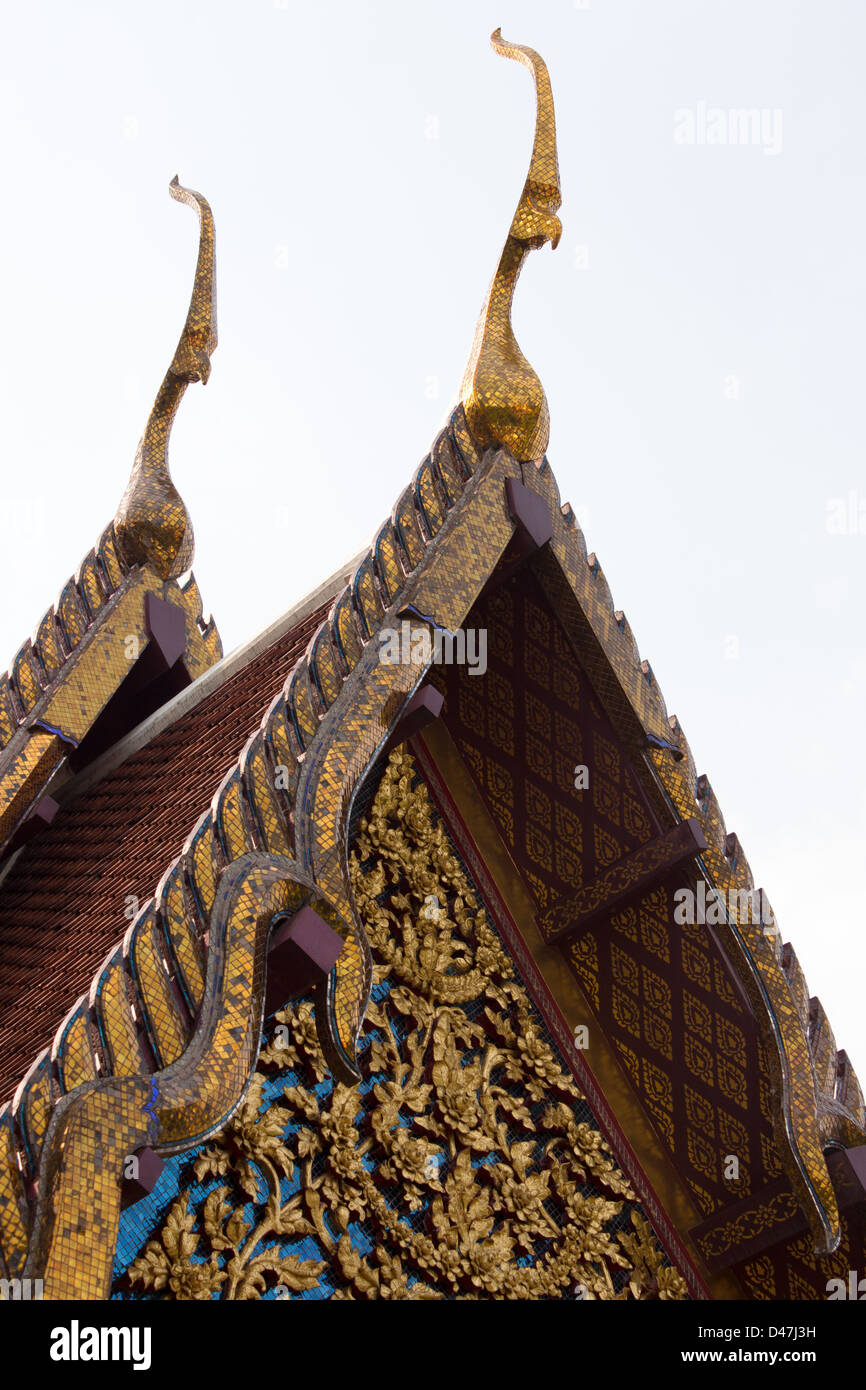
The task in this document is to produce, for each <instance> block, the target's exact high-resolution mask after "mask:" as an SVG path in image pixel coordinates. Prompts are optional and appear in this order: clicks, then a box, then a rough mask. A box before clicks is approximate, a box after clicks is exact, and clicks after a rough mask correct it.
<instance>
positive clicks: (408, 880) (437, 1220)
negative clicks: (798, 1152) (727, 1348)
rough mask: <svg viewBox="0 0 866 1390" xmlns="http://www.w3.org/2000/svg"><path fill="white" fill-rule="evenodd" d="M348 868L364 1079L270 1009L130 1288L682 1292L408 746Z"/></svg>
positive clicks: (316, 1292)
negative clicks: (333, 1070)
mask: <svg viewBox="0 0 866 1390" xmlns="http://www.w3.org/2000/svg"><path fill="white" fill-rule="evenodd" d="M351 875H352V884H353V889H354V893H355V898H356V902H357V906H358V910H359V914H360V916H361V918H362V920H363V921H364V923H365V926H366V929H367V931H368V934H369V938H370V944H371V948H372V952H373V958H374V962H375V986H374V990H373V999H372V1002H371V1005H370V1008H369V1010H368V1015H367V1024H366V1035H365V1040H364V1042H363V1045H362V1051H361V1054H360V1055H361V1058H362V1064H363V1069H364V1072H365V1076H366V1077H367V1078H368V1079H367V1080H365V1082H364V1083H363V1084H362V1085H361V1086H360V1087H357V1088H355V1087H348V1086H344V1085H340V1084H336V1085H334V1084H332V1083H331V1081H330V1079H329V1078H328V1075H327V1068H326V1064H325V1060H324V1058H323V1056H322V1053H321V1051H320V1048H319V1044H318V1040H317V1037H316V1032H315V1027H314V1024H313V1020H312V1013H311V1007H310V1005H309V1004H307V1003H301V1004H299V1005H297V1006H294V1007H292V1008H290V1009H289V1010H287V1011H286V1012H283V1013H279V1014H277V1015H276V1018H275V1020H274V1021H273V1024H272V1026H271V1028H270V1030H269V1033H268V1036H267V1039H266V1042H265V1044H264V1046H263V1048H262V1050H261V1053H260V1057H259V1064H258V1070H257V1071H256V1074H255V1076H254V1079H253V1083H252V1085H251V1087H250V1089H249V1091H248V1093H247V1096H246V1098H245V1100H244V1102H243V1104H242V1106H241V1107H240V1108H239V1110H238V1111H237V1113H236V1114H235V1116H234V1117H233V1119H232V1121H231V1122H230V1124H229V1125H228V1126H227V1127H226V1129H225V1130H224V1131H223V1132H222V1133H221V1134H220V1135H219V1136H218V1137H217V1138H216V1139H215V1140H214V1141H213V1142H211V1143H210V1144H209V1145H208V1146H207V1147H206V1148H204V1149H202V1150H200V1151H198V1153H197V1154H196V1155H195V1156H194V1158H193V1162H192V1170H191V1171H190V1170H189V1169H186V1170H184V1173H185V1176H184V1177H183V1178H182V1180H181V1185H182V1188H183V1190H182V1191H181V1193H180V1195H179V1196H178V1197H177V1198H176V1199H175V1200H174V1202H173V1203H172V1204H171V1206H170V1208H169V1211H168V1213H167V1215H166V1216H165V1219H164V1222H163V1224H162V1227H161V1230H160V1232H159V1235H158V1236H156V1237H154V1238H152V1239H151V1240H149V1241H148V1242H147V1245H146V1247H145V1249H144V1250H143V1251H142V1252H141V1253H140V1254H139V1255H138V1257H137V1258H136V1259H135V1260H133V1262H132V1263H131V1265H130V1266H129V1268H128V1270H127V1273H126V1280H128V1281H129V1285H131V1287H132V1288H133V1289H135V1290H136V1291H140V1292H142V1291H143V1293H144V1295H145V1296H150V1297H154V1296H156V1297H164V1298H165V1297H168V1298H178V1299H202V1298H208V1299H209V1298H221V1299H249V1298H261V1297H262V1296H264V1295H267V1296H268V1297H275V1296H276V1297H297V1296H307V1297H335V1298H342V1299H358V1298H361V1299H366V1298H391V1299H418V1298H424V1299H439V1298H453V1297H457V1298H470V1299H472V1298H506V1299H523V1298H528V1299H538V1298H573V1297H575V1296H578V1297H583V1298H590V1299H612V1298H617V1299H622V1298H661V1299H669V1298H685V1297H686V1296H687V1292H686V1286H685V1282H684V1281H683V1279H682V1277H681V1275H680V1274H679V1273H678V1272H677V1271H676V1270H675V1269H672V1268H671V1267H670V1265H669V1263H668V1261H667V1259H666V1257H665V1255H664V1253H663V1251H662V1249H661V1247H660V1246H659V1244H658V1241H657V1239H656V1237H655V1235H654V1233H653V1231H652V1229H651V1227H650V1226H649V1223H648V1222H647V1221H646V1220H645V1218H644V1217H643V1215H642V1213H641V1212H640V1208H639V1206H638V1204H637V1199H636V1197H635V1193H634V1191H633V1190H632V1188H631V1186H630V1184H629V1182H628V1180H627V1179H626V1178H625V1176H624V1175H623V1174H622V1172H621V1171H620V1170H619V1168H618V1166H617V1164H616V1162H615V1160H614V1157H613V1155H612V1153H611V1151H610V1149H609V1148H608V1146H607V1144H606V1143H605V1141H604V1139H603V1137H602V1135H601V1134H600V1132H599V1130H598V1129H597V1127H596V1125H595V1122H594V1120H593V1119H592V1116H591V1115H590V1112H589V1110H588V1108H587V1106H586V1104H585V1102H584V1101H583V1098H582V1097H581V1095H580V1092H579V1090H578V1088H577V1087H576V1085H575V1083H574V1080H573V1078H572V1077H571V1075H570V1073H569V1072H567V1071H566V1070H565V1068H564V1066H563V1064H562V1062H561V1061H560V1059H559V1058H558V1056H557V1054H556V1053H555V1051H554V1049H553V1047H552V1046H551V1045H550V1043H549V1042H548V1041H547V1038H546V1034H545V1029H544V1025H543V1022H542V1020H541V1018H540V1016H539V1015H538V1013H537V1011H536V1010H535V1008H534V1005H533V1004H532V1002H531V1001H530V999H529V996H528V994H527V992H526V990H525V988H524V986H523V984H522V983H521V981H520V979H519V978H518V976H517V973H516V971H515V968H514V965H513V963H512V961H511V959H510V957H509V955H508V954H507V952H506V951H505V950H504V948H503V945H502V943H501V941H500V938H499V936H498V934H497V932H496V930H495V928H494V926H493V925H492V923H491V922H490V921H489V919H488V915H487V913H486V911H485V909H484V906H483V905H482V904H481V902H480V901H479V899H478V896H477V894H476V892H475V890H474V889H473V887H472V885H471V883H470V882H469V880H468V879H467V876H466V873H465V871H464V869H463V867H462V865H461V863H460V861H459V859H458V858H457V856H456V854H455V852H454V848H453V846H452V844H451V841H450V839H449V837H448V834H447V831H446V829H445V826H444V825H443V823H442V821H441V819H440V818H439V817H438V815H437V814H436V812H435V810H434V809H433V807H432V805H431V802H430V800H429V796H428V793H427V790H426V788H425V787H424V785H423V784H422V783H420V782H419V780H418V777H417V773H416V770H415V767H414V764H413V762H412V760H411V758H410V757H409V755H408V753H407V752H405V751H404V750H398V751H396V752H394V753H392V754H391V756H390V759H389V762H388V766H387V768H386V771H385V773H384V775H383V777H382V780H381V782H380V785H379V788H378V790H377V792H376V795H375V797H374V799H373V802H372V804H371V806H370V808H369V811H368V814H367V815H366V817H364V819H363V820H362V821H361V823H360V827H359V831H358V834H357V837H356V840H355V844H354V847H353V850H352V855H351ZM210 1183H215V1184H216V1185H215V1186H213V1187H212V1188H209V1190H207V1192H206V1195H205V1196H204V1197H203V1198H202V1199H201V1200H200V1201H199V1202H198V1203H197V1205H192V1204H191V1202H190V1191H191V1189H192V1188H193V1187H194V1186H195V1188H196V1190H200V1189H201V1187H202V1186H204V1187H208V1185H209V1184H210ZM124 1282H126V1281H124Z"/></svg>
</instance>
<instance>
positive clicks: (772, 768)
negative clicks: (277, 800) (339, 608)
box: [0, 0, 866, 1081]
mask: <svg viewBox="0 0 866 1390" xmlns="http://www.w3.org/2000/svg"><path fill="white" fill-rule="evenodd" d="M2 24H3V44H2V57H0V112H2V126H0V129H2V133H3V165H4V184H5V187H6V190H7V201H6V212H5V214H4V216H3V219H2V223H0V237H2V255H0V305H2V314H3V330H2V334H0V401H2V424H3V450H4V455H5V457H4V463H3V471H2V492H0V582H2V612H0V664H2V663H3V662H5V660H6V658H7V655H8V657H9V658H11V657H12V655H13V653H14V652H15V651H16V650H17V648H18V646H19V645H20V643H21V642H22V640H23V639H24V638H25V637H26V636H27V635H28V634H29V633H31V632H32V630H33V628H34V626H35V624H36V623H37V622H38V620H39V618H40V617H41V615H42V613H43V612H44V610H45V608H46V607H47V606H48V604H49V603H50V602H51V601H52V599H53V598H54V597H55V596H56V594H57V592H58V591H59V589H60V587H61V584H62V583H63V582H64V581H65V580H66V578H67V577H68V576H69V575H70V574H71V573H72V572H73V570H74V569H75V568H76V566H77V565H78V563H79V561H80V560H81V558H82V557H83V555H84V553H85V551H86V550H87V549H88V547H89V546H90V545H91V544H93V542H94V541H95V540H96V539H97V537H98V535H99V533H100V531H101V529H102V527H103V526H104V525H105V523H106V522H108V521H109V520H110V518H111V517H112V516H113V514H114V511H115V507H116V505H117V502H118V500H119V498H120V495H121V493H122V492H123V489H124V487H125V485H126V480H127V476H128V472H129V468H130V465H131V463H132V459H133V456H134V453H135V447H136V443H137V440H138V438H139V435H140V433H141V430H142V428H143V426H144V423H145V420H146V418H147V414H148V411H149V409H150V405H151V403H152V400H153V397H154V395H155V392H156V389H157V387H158V385H159V383H160V380H161V379H162V376H163V374H164V372H165V370H166V367H167V366H168V363H169V361H170V359H171V355H172V353H173V351H174V347H175V344H176V341H177V337H178V335H179V332H180V329H181V327H182V325H183V321H184V315H185V313H186V308H187V304H188V301H189V294H190V289H191V284H192V271H193V267H194V264H195V255H196V248H197V225H196V219H195V217H194V216H193V215H192V213H191V212H190V211H189V210H188V209H186V208H184V207H182V206H179V205H178V204H176V203H174V202H172V200H171V199H170V198H169V196H168V192H167V185H168V182H169V180H170V179H171V177H172V175H173V174H175V173H178V174H179V175H180V179H181V182H182V183H186V184H187V185H189V186H191V187H193V188H196V189H199V190H200V191H201V192H202V193H204V194H205V195H206V196H207V198H208V199H209V200H210V202H211V204H212V207H213V210H214V215H215V219H216V236H217V271H218V286H219V291H218V292H219V332H220V346H219V348H218V350H217V352H216V354H215V357H214V362H213V373H212V376H211V380H210V383H209V384H208V386H207V387H206V388H204V389H203V388H201V387H200V386H193V387H190V389H189V391H188V393H187V395H186V397H185V399H184V402H183V405H182V407H181V411H180V415H179V417H178V420H177V423H176V425H175V428H174V432H173V436H172V446H171V465H172V474H173V477H174V478H175V481H176V483H177V485H178V487H179V489H180V491H181V493H182V495H183V497H184V499H185V501H186V503H187V506H188V508H189V511H190V513H191V515H192V518H193V522H194V525H195V531H196V558H195V572H196V576H197V578H198V581H199V585H200V587H201V590H202V594H203V596H204V600H205V604H206V606H207V607H208V608H209V609H210V610H211V611H213V612H214V614H215V615H216V618H217V622H218V624H219V628H220V631H221V633H222V637H223V642H224V646H225V649H226V651H228V650H230V649H231V648H232V647H234V646H236V645H237V644H239V643H241V642H243V641H245V640H246V639H248V638H250V637H252V636H253V635H255V634H256V633H257V632H258V631H260V630H261V629H262V628H263V627H264V626H265V625H266V624H267V623H268V622H270V621H271V620H272V619H273V618H275V617H276V616H278V615H279V614H280V613H281V612H283V611H284V610H286V609H288V608H289V607H291V606H292V605H293V604H294V603H295V602H296V601H297V600H298V599H299V598H301V597H302V596H303V595H304V594H305V593H306V592H307V591H309V590H310V589H312V588H313V587H315V585H317V584H318V583H319V582H320V581H321V580H322V579H324V578H325V577H326V576H327V575H328V574H330V573H331V571H332V570H334V569H336V568H337V567H338V566H339V565H340V564H341V563H342V562H343V561H344V560H346V559H347V558H348V557H349V556H351V555H353V554H355V553H356V552H357V551H358V550H359V549H360V548H361V546H362V545H363V544H365V543H366V541H367V540H368V539H369V538H370V536H371V534H372V533H373V532H374V530H375V529H376V528H377V527H378V525H379V523H380V522H381V520H382V519H383V517H384V516H385V515H387V514H388V512H389V511H390V508H391V505H392V503H393V501H394V500H395V498H396V496H397V495H398V493H399V492H400V491H401V490H402V488H403V487H404V486H405V484H406V482H407V481H408V480H409V478H410V476H411V473H412V471H413V470H414V468H415V467H416V465H417V464H418V463H419V462H420V460H421V459H422V457H423V455H424V453H425V452H426V450H427V448H428V446H429V444H430V443H431V442H432V439H433V437H434V434H435V432H436V430H437V429H438V427H439V424H440V422H441V420H442V418H443V416H444V415H445V413H446V411H447V409H448V408H449V406H450V405H451V403H452V401H453V398H454V394H455V392H456V390H457V387H458V385H459V382H460V376H461V373H462V369H463V365H464V363H465V360H466V357H467V355H468V352H469V348H470V344H471V339H472V332H473V328H474V324H475V320H476V316H477V314H478V311H479V309H480V306H481V303H482V300H483V298H484V294H485V292H486V288H487V284H488V281H489V278H490V276H491V274H492V272H493V270H494V268H495V265H496V262H497V259H498V256H499V252H500V249H501V246H502V243H503V240H504V238H505V235H506V233H507V231H508V226H509V223H510V219H511V216H512V213H513V211H514V208H515V206H516V203H517V199H518V197H519V194H520V191H521V188H522V185H523V180H524V178H525V174H526V169H527V165H528V157H529V151H530V147H531V143H532V132H533V120H534V102H533V93H532V82H531V79H530V77H529V75H528V73H526V72H525V71H524V70H523V69H521V68H520V67H518V66H517V65H516V64H514V63H507V62H505V61H503V60H502V59H501V58H498V57H497V56H496V55H495V54H494V53H493V51H492V50H491V49H490V47H489V43H488V36H489V34H490V31H491V30H492V29H493V28H495V27H496V25H498V24H501V26H502V30H503V34H504V35H505V37H506V38H508V39H513V40H515V41H518V42H523V43H528V44H531V45H533V46H534V47H536V48H537V49H538V50H539V51H540V52H541V53H542V55H543V56H544V57H545V58H546V60H547V62H548V66H549V69H550V75H551V79H552V83H553V90H554V97H555V101H556V110H557V126H558V133H559V158H560V169H561V175H562V184H563V193H564V203H563V208H562V217H563V224H564V233H563V238H562V242H561V244H560V247H559V249H558V250H557V251H556V252H555V253H551V251H550V249H549V248H546V249H545V250H544V251H542V252H538V253H535V254H534V255H533V256H532V257H531V258H530V260H529V261H528V263H527V265H526V267H525V268H524V272H523V276H522V279H521V282H520V284H519V286H518V291H517V297H516V309H515V328H516V332H517V337H518V340H519V342H520V344H521V346H522V348H523V350H524V352H525V353H526V355H527V357H528V358H529V360H530V361H531V362H532V364H533V365H534V367H535V368H536V370H537V371H538V372H539V374H540V376H541V378H542V381H543V383H544V385H545V389H546V391H547V396H548V400H549V402H550V407H551V415H552V431H551V441H550V451H549V456H550V459H551V462H552V464H553V467H554V471H555V473H556V476H557V479H558V482H559V486H560V490H561V493H562V498H563V500H565V499H569V500H570V501H571V502H572V504H573V505H574V506H575V509H576V511H577V513H578V517H579V520H580V521H581V523H582V524H583V526H584V530H585V532H586V535H587V541H588V545H589V548H590V549H594V550H596V551H597V553H598V555H599V558H600V560H601V563H602V566H603V568H604V571H605V574H606V576H607V578H608V581H609V583H610V586H611V590H612V593H613V596H614V601H615V603H616V605H617V606H618V607H622V608H623V609H624V610H625V611H626V613H627V615H628V617H629V621H630V622H631V625H632V628H633V630H634V633H635V636H636V638H637V641H638V644H639V646H640V649H641V653H642V655H643V656H646V657H647V658H648V659H649V660H650V662H651V663H652V666H653V670H654V672H655V674H656V677H657V679H658V681H659V684H660V686H661V689H662V691H663V692H664V695H665V699H666V702H667V707H668V710H669V711H670V712H671V713H676V714H677V715H679V717H680V720H681V722H682V724H683V728H684V729H685V732H686V734H687V736H688V738H689V741H690V743H691V746H692V749H693V751H694V754H695V758H696V762H697V766H698V770H699V771H704V770H705V771H706V772H707V773H708V775H709V777H710V780H711V782H712V784H713V787H714V789H715V791H716V794H717V796H718V798H719V801H720V803H721V806H722V808H723V810H724V813H725V818H726V822H727V826H728V829H729V830H735V831H736V832H737V834H738V835H739V837H740V840H741V842H742V844H743V847H744V849H745V852H746V854H747V855H748V857H749V860H750V862H751V865H752V868H753V870H754V873H755V877H756V881H757V883H759V884H762V885H763V886H764V887H765V888H766V889H767V891H768V893H769V896H770V900H771V902H772V904H773V908H774V910H775V912H776V915H777V917H778V919H779V921H780V924H781V927H782V931H783V934H784V937H785V939H786V940H792V941H793V942H794V944H795V947H796V950H797V953H798V955H799V957H800V960H801V962H802V964H803V967H804V970H805V972H806V977H807V980H808V981H809V985H810V987H811V990H812V992H813V993H816V994H818V995H819V996H820V998H821V1000H822V1002H823V1004H824V1006H825V1008H826V1010H827V1012H828V1014H829V1017H830V1020H831V1023H832V1025H833V1027H834V1030H835V1034H836V1040H837V1045H838V1046H840V1047H845V1048H847V1049H848V1051H849V1052H850V1054H851V1056H852V1059H853V1061H854V1064H855V1066H857V1067H859V1070H860V1074H861V1077H862V1078H863V1079H864V1081H866V1019H864V1009H863V1005H862V992H863V965H864V960H866V945H864V925H866V923H864V909H863V905H862V884H861V873H860V866H861V863H862V856H863V845H864V838H866V790H864V788H866V783H864V772H866V751H864V739H863V733H862V730H863V718H864V708H866V649H864V616H863V615H864V611H866V477H864V464H863V451H864V450H863V446H864V422H863V413H862V406H861V397H862V378H863V370H864V360H863V358H864V353H863V322H864V310H866V304H864V298H866V294H864V289H866V283H864V249H863V248H864V178H866V148H864V139H863V137H864V114H866V89H864V85H863V81H862V55H863V52H864V45H866V21H864V11H863V9H862V7H860V6H858V5H857V4H856V3H855V0H847V3H840V2H839V0H808V2H807V0H802V2H801V3H797V0H789V3H781V2H780V0H762V3H761V4H760V5H757V4H755V3H754V0H712V2H710V0H707V2H706V3H700V2H699V0H692V2H691V3H686V0H680V2H679V3H678V2H677V0H653V2H652V3H647V2H646V0H591V8H589V9H586V8H584V7H583V5H582V4H578V5H573V4H572V3H570V0H557V3H540V0H533V3H532V4H531V5H530V4H528V3H525V4H519V3H515V2H514V0H495V3H487V0H468V3H467V0H463V2H462V3H461V0H436V3H435V4H424V5H421V4H418V3H414V0H402V3H397V2H396V0H395V2H393V3H386V2H385V0H369V3H358V0H352V3H324V4H316V5H309V4H307V3H298V0H285V3H283V0H279V3H278V4H277V5H274V4H273V3H272V0H253V2H252V3H249V2H244V3H242V0H224V3H214V2H213V0H208V2H207V3H204V0H201V3H194V2H193V0H171V3H169V0H148V3H147V4H128V3H112V4H108V3H106V4H92V3H91V4H86V3H85V4H82V3H77V4H74V5H69V4H66V3H56V0H41V3H40V4H38V5H27V6H23V5H14V6H13V5H11V4H9V3H8V0H7V3H6V5H5V6H4V7H3V19H2ZM702 102H703V103H706V104H707V106H708V107H714V106H715V107H721V108H724V109H725V110H727V109H728V108H732V107H733V108H736V107H758V108H766V110H767V111H768V112H769V113H773V112H774V111H775V110H776V109H778V110H780V111H781V119H782V128H781V134H782V139H781V150H780V151H779V152H777V153H775V154H773V153H765V151H764V149H763V148H762V147H761V145H760V144H758V145H751V146H742V145H739V146H736V147H731V146H728V147H719V146H711V145H698V144H695V145H692V146H688V145H683V144H680V143H678V142H677V141H676V139H675V133H674V132H675V113H676V112H677V111H678V110H682V109H683V108H689V109H691V110H692V111H695V112H697V110H698V106H699V103H702ZM430 118H435V119H434V120H431V119H430ZM436 122H438V132H437V127H436ZM431 135H434V136H437V138H430V136H431ZM580 248H586V249H585V250H584V251H582V252H581V251H580ZM582 262H583V263H585V264H584V267H583V268H580V265H581V263H582ZM731 377H735V378H736V379H737V381H736V383H734V384H733V385H732V383H731V382H730V380H729V378H731ZM431 379H434V380H431ZM435 382H438V392H439V394H438V397H437V396H436V395H435ZM737 393H738V394H737ZM849 494H855V496H854V499H853V500H854V504H855V508H856V506H857V505H858V504H859V505H861V506H863V508H864V518H863V521H862V528H863V529H862V532H860V533H858V532H857V526H856V522H857V517H856V514H855V525H854V527H853V529H852V531H851V533H849V534H842V535H834V534H829V533H828V530H827V520H828V504H830V503H831V501H832V499H834V498H843V499H846V506H847V505H849V502H848V499H849ZM732 638H734V639H736V643H733V642H732V641H731V640H730V639H732ZM735 650H738V655H733V654H732V653H734V651H735ZM209 790H210V789H209V788H203V792H206V791H209Z"/></svg>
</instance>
